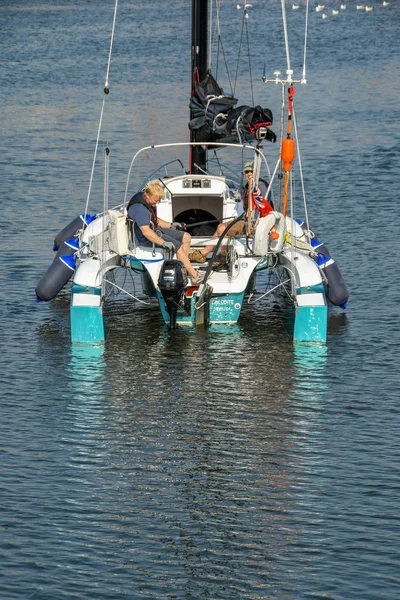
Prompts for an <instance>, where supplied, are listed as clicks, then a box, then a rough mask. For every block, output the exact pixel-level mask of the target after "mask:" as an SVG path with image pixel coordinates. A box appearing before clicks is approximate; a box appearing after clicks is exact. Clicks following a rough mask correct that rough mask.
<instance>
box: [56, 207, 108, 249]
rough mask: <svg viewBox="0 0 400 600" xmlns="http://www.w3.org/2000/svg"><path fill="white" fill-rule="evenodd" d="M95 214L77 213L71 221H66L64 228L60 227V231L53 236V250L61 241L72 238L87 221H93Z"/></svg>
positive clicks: (87, 223)
mask: <svg viewBox="0 0 400 600" xmlns="http://www.w3.org/2000/svg"><path fill="white" fill-rule="evenodd" d="M96 216H97V215H79V216H78V217H76V218H75V219H74V220H73V221H71V223H68V225H66V226H65V227H64V229H61V231H60V232H59V233H57V235H56V237H55V238H54V246H53V250H54V251H56V250H58V249H59V247H60V246H61V244H62V243H63V242H65V241H66V240H69V239H71V238H74V237H75V236H76V234H77V232H78V231H79V230H81V229H82V230H83V229H86V227H87V226H88V225H89V223H91V222H92V221H94V219H95V218H96Z"/></svg>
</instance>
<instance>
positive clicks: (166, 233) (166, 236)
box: [156, 227, 185, 252]
mask: <svg viewBox="0 0 400 600" xmlns="http://www.w3.org/2000/svg"><path fill="white" fill-rule="evenodd" d="M156 234H157V235H159V236H160V237H162V239H163V240H165V241H166V242H173V244H174V246H175V251H176V252H178V250H179V248H180V247H181V246H182V240H183V236H184V235H185V232H184V231H179V229H166V228H165V227H157V229H156ZM156 246H157V247H158V248H160V247H162V246H159V245H158V244H156Z"/></svg>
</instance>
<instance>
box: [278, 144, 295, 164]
mask: <svg viewBox="0 0 400 600" xmlns="http://www.w3.org/2000/svg"><path fill="white" fill-rule="evenodd" d="M294 156H295V150H294V139H293V138H291V137H287V138H285V139H284V140H282V152H281V159H282V161H283V170H284V171H290V169H291V168H292V162H293V160H294Z"/></svg>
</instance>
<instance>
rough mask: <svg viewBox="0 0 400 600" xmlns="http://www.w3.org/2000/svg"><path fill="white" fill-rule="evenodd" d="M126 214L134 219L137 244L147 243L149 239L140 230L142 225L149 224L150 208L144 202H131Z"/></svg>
mask: <svg viewBox="0 0 400 600" xmlns="http://www.w3.org/2000/svg"><path fill="white" fill-rule="evenodd" d="M128 216H129V217H130V218H131V219H133V220H134V221H135V235H136V237H137V241H138V243H139V244H146V245H147V244H148V243H149V240H148V239H147V238H146V236H145V235H143V233H142V232H141V230H140V227H143V225H150V209H149V208H146V206H144V204H139V203H138V204H132V205H131V206H130V207H129V209H128Z"/></svg>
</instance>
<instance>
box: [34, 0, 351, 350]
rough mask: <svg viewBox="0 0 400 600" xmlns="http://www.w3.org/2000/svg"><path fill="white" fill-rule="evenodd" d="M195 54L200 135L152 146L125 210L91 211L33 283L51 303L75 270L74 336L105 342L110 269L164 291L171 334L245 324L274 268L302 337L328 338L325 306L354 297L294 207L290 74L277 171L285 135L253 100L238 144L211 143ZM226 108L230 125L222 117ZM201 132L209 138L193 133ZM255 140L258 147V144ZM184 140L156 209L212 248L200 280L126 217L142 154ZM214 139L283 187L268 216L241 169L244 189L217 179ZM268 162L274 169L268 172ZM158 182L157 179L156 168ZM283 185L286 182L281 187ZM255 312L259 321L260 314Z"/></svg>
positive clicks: (158, 293)
mask: <svg viewBox="0 0 400 600" xmlns="http://www.w3.org/2000/svg"><path fill="white" fill-rule="evenodd" d="M205 4H206V2H204V1H203V0H194V6H195V7H196V6H197V5H199V6H200V9H201V10H204V6H205ZM201 10H200V13H197V19H200V20H201V19H203V18H204V14H203V13H201ZM194 20H196V15H194ZM193 31H194V36H195V37H194V40H193V45H194V47H199V46H200V48H203V47H204V44H205V43H206V42H204V41H201V42H199V40H198V39H197V38H196V35H199V33H198V27H197V26H194V27H193ZM196 32H197V33H196ZM193 55H194V62H193V65H192V72H193V90H192V104H191V106H192V114H191V118H192V119H191V135H192V140H191V142H190V143H187V144H184V143H180V144H162V145H159V146H148V147H146V148H143V149H141V150H140V151H139V152H137V153H136V155H135V156H134V158H133V160H132V163H131V166H130V169H129V173H128V178H127V184H126V191H125V197H124V201H123V202H122V203H121V204H120V205H118V206H117V207H116V208H113V209H108V208H106V209H105V210H104V211H103V212H102V213H101V214H97V215H90V214H87V210H86V211H85V213H84V214H83V215H80V216H79V217H77V218H76V219H74V220H73V221H72V222H71V223H70V224H69V225H68V226H67V227H65V228H64V229H63V230H62V231H61V232H60V233H59V234H58V235H57V236H56V239H55V250H56V251H57V254H56V257H55V259H54V261H53V263H52V264H51V266H50V267H49V269H48V271H47V273H46V274H45V275H44V276H43V277H42V279H41V280H40V282H39V283H38V285H37V287H36V295H37V298H38V299H39V300H51V299H52V298H54V297H55V296H56V295H57V294H58V293H59V292H60V291H61V289H62V288H63V287H64V286H65V284H66V283H67V282H68V281H69V280H70V279H71V277H73V282H72V294H71V308H70V315H71V337H72V341H73V342H81V343H102V342H104V340H105V330H104V319H103V306H104V302H105V296H106V287H107V284H109V283H111V284H112V282H111V281H110V278H109V275H110V273H111V272H112V271H114V270H115V269H120V268H124V269H128V270H130V271H133V272H135V273H139V274H140V275H141V277H142V282H143V288H144V289H145V290H146V291H147V293H148V294H149V295H153V296H155V297H156V298H157V300H158V303H159V306H160V311H161V314H162V317H163V319H164V321H165V323H166V324H168V325H169V327H170V328H172V329H173V328H175V327H178V326H191V327H195V326H199V325H215V324H220V325H222V324H226V325H229V324H233V323H236V322H237V320H238V319H239V317H240V314H241V310H242V307H243V304H244V302H245V300H246V299H247V298H249V297H251V296H252V295H253V291H254V287H255V279H256V276H257V275H258V274H259V273H260V272H268V273H273V275H274V283H273V285H272V286H270V287H269V289H268V290H267V292H266V293H273V292H274V291H275V290H276V291H279V292H283V294H284V295H285V296H286V298H287V301H288V303H289V305H290V306H291V307H292V310H291V313H292V315H293V319H291V335H292V337H293V341H294V342H325V341H326V338H327V320H328V306H340V307H341V308H345V306H346V302H347V298H348V292H347V289H346V286H345V284H344V282H343V279H342V277H341V274H340V272H339V269H338V267H337V264H336V263H335V262H334V260H333V259H332V258H331V256H330V255H329V252H328V250H327V248H326V246H325V245H324V244H323V243H321V242H320V241H319V240H318V239H317V238H316V236H315V235H314V234H313V232H312V231H311V230H310V227H309V224H308V222H307V221H302V220H300V221H299V220H296V219H295V218H294V209H293V203H292V200H291V199H290V197H289V196H290V194H289V190H290V184H289V181H290V177H291V170H292V163H293V160H294V157H295V142H294V139H293V137H292V134H291V118H292V111H293V96H294V89H293V81H292V80H291V76H290V75H289V77H288V81H281V80H279V83H281V84H282V90H285V89H287V90H288V111H287V112H288V125H287V132H286V136H285V138H284V139H283V141H282V142H281V149H280V155H279V159H278V162H277V163H276V167H275V169H274V170H273V173H272V174H271V173H270V172H269V171H268V165H267V161H266V159H265V156H264V154H263V148H262V144H263V143H264V142H265V141H270V142H275V140H276V136H275V134H274V133H273V132H272V131H271V129H270V125H272V113H271V111H269V109H260V107H256V109H257V110H254V111H253V112H251V110H247V109H248V108H249V107H244V108H245V109H246V111H245V112H246V115H247V118H248V120H249V122H248V123H246V127H245V129H243V111H237V114H238V118H240V119H241V124H240V127H239V125H237V126H236V127H235V125H232V123H231V124H230V126H229V132H228V133H229V134H230V135H233V136H234V134H235V131H236V135H237V137H236V139H229V140H228V141H226V140H224V141H220V140H221V138H223V137H224V135H226V134H227V129H226V127H225V129H223V130H222V129H221V127H220V129H219V130H218V131H219V134H221V131H223V134H224V135H222V134H221V135H218V136H216V135H215V131H214V134H213V138H212V140H211V139H210V140H209V142H212V144H210V143H207V140H204V139H203V137H204V135H205V133H204V132H205V131H206V130H207V129H209V128H210V127H211V129H213V128H212V122H211V121H210V114H213V112H215V110H213V111H210V114H208V112H207V111H208V109H209V106H210V105H212V103H213V98H212V97H209V95H208V96H207V95H206V96H204V90H206V89H207V85H208V84H209V82H210V81H211V83H212V85H213V86H214V84H215V85H217V84H216V82H215V80H214V79H212V78H211V79H210V74H209V73H208V71H207V70H206V69H205V67H204V63H202V62H201V60H200V62H199V55H200V56H201V52H200V53H197V54H196V53H193ZM274 82H275V83H277V82H278V80H277V79H275V80H274ZM220 91H221V92H222V90H220ZM203 96H204V97H207V107H206V110H205V112H204V111H203V112H202V110H203V108H204V106H203V107H202V105H201V102H199V99H200V100H201V98H202V97H203ZM214 100H215V102H216V103H217V104H218V108H221V106H222V104H223V103H224V102H225V97H223V96H222V95H221V94H219V95H218V96H215V97H214ZM221 103H222V104H221ZM225 104H226V111H227V116H228V117H230V118H231V121H232V120H234V118H235V114H236V113H235V114H233V113H232V111H233V110H235V109H234V104H235V103H232V102H225ZM242 108H243V107H242ZM258 109H260V110H258ZM217 114H218V118H219V119H220V121H221V113H220V112H218V113H217ZM249 115H250V116H249ZM196 119H197V120H196ZM223 121H224V119H222V122H223ZM197 134H198V135H200V136H201V139H199V140H197V139H196V135H197ZM228 137H229V136H228ZM251 139H252V140H253V143H251V142H249V140H251ZM228 142H229V143H228ZM182 146H188V147H189V148H190V157H191V161H190V169H188V171H184V172H183V173H181V174H178V175H176V174H175V175H166V176H164V177H162V178H161V179H160V182H161V183H162V186H163V188H164V197H163V198H162V200H161V202H160V204H159V205H158V209H157V213H158V217H159V218H161V219H162V220H164V221H168V222H171V223H172V222H179V221H185V222H186V223H189V226H188V231H189V233H191V235H192V240H191V247H192V249H199V250H201V249H203V248H205V247H207V246H209V247H213V248H214V250H213V251H212V252H209V255H208V257H207V261H206V262H205V263H202V264H194V267H195V268H196V269H204V278H203V281H202V282H201V284H200V285H199V284H196V283H195V282H193V281H192V280H191V279H190V277H189V276H188V274H187V272H186V269H185V268H184V266H183V264H182V263H181V262H180V261H179V260H177V259H176V257H175V256H169V255H167V254H166V251H165V250H164V249H163V248H161V247H156V246H153V247H149V246H141V245H139V244H138V243H137V240H136V239H135V235H134V227H133V223H132V221H131V220H130V219H129V217H128V215H127V206H128V188H129V186H130V178H131V174H132V173H133V172H134V168H135V163H136V161H137V159H138V157H139V156H141V155H142V154H143V153H149V152H156V151H158V150H159V149H163V150H165V149H168V150H171V149H174V148H175V149H177V150H181V147H182ZM210 146H211V147H212V148H213V150H214V151H215V150H220V149H221V150H222V149H223V151H224V152H227V151H228V150H229V151H231V152H234V151H236V153H237V152H239V153H240V156H241V161H242V162H241V166H240V168H239V170H240V171H241V169H242V168H243V158H244V156H245V155H247V160H248V158H249V156H250V159H251V161H252V162H253V176H254V184H255V185H257V183H258V181H259V180H262V177H267V178H268V180H269V184H268V189H267V191H266V194H265V197H268V198H271V194H272V193H273V191H274V188H278V198H277V200H276V201H275V205H276V207H277V209H276V210H271V211H270V212H269V213H268V214H267V215H266V216H263V217H261V218H260V217H259V213H258V212H257V211H256V210H254V204H252V194H251V193H250V191H253V190H252V189H251V190H249V193H247V192H244V190H243V187H242V186H241V179H242V173H241V172H240V173H237V175H238V176H237V179H238V180H239V181H240V183H239V185H236V186H235V185H233V183H232V180H231V179H228V178H227V177H225V176H224V175H223V174H222V172H221V170H220V171H219V174H218V175H214V174H212V172H211V168H210V165H209V164H208V160H207V149H208V148H209V147H210ZM172 162H173V161H172ZM179 162H180V161H179ZM164 166H165V165H164ZM218 166H219V168H220V165H218ZM264 168H265V169H266V172H267V174H266V175H263V174H262V170H263V169H264ZM278 176H280V177H278ZM151 178H152V179H154V173H153V174H152V176H151ZM281 181H283V185H280V183H281ZM277 182H278V184H277ZM280 190H281V191H280ZM135 191H136V190H135ZM244 193H245V194H246V195H247V197H248V199H247V202H243V195H244ZM306 214H307V213H306ZM257 215H258V216H257ZM240 220H244V224H245V225H244V228H243V231H244V233H241V234H240V235H232V236H230V235H229V234H228V232H229V230H230V228H231V227H232V226H233V225H234V224H235V223H236V222H238V221H240ZM203 221H207V223H208V224H209V226H210V225H211V224H212V228H211V229H208V230H207V228H206V231H204V229H203V230H202V227H201V226H202V224H203ZM223 222H226V223H227V227H226V228H225V231H224V232H223V233H222V234H221V235H220V236H219V237H218V236H216V235H215V233H214V234H213V233H212V232H213V231H215V229H216V225H217V224H218V223H223ZM227 234H228V235H227ZM221 249H222V250H223V253H224V254H225V256H226V262H225V265H224V268H215V267H214V265H215V264H216V260H215V259H216V258H217V255H218V252H219V251H220V250H221ZM264 295H265V294H263V296H264ZM253 301H254V300H253ZM257 318H258V321H259V322H260V323H261V322H262V314H261V313H260V314H259V315H258V316H257Z"/></svg>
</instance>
